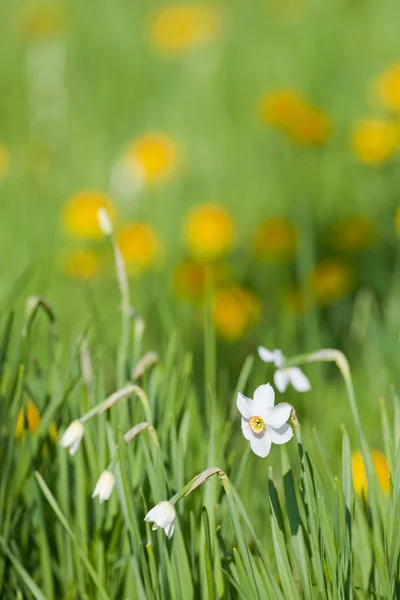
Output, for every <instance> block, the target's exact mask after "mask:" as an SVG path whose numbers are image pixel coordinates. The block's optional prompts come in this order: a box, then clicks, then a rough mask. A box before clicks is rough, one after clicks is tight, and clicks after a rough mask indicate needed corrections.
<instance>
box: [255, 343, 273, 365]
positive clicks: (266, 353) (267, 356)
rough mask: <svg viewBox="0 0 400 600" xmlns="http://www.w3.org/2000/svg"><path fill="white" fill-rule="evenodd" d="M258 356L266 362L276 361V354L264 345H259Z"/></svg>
mask: <svg viewBox="0 0 400 600" xmlns="http://www.w3.org/2000/svg"><path fill="white" fill-rule="evenodd" d="M257 350H258V356H259V357H260V358H261V360H263V361H264V362H266V363H269V362H275V354H274V352H271V350H267V349H266V348H264V346H258V348H257Z"/></svg>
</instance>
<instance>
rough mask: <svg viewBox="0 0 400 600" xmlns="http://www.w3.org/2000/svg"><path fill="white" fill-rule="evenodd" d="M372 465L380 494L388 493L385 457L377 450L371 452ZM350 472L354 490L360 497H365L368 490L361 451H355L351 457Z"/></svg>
mask: <svg viewBox="0 0 400 600" xmlns="http://www.w3.org/2000/svg"><path fill="white" fill-rule="evenodd" d="M372 463H373V465H374V468H375V472H376V476H377V478H378V482H379V485H380V488H381V490H382V492H383V493H384V494H386V495H388V494H389V492H390V470H389V465H388V463H387V460H386V458H385V455H384V454H382V452H379V450H375V449H373V450H372ZM351 471H352V476H353V486H354V490H355V492H356V493H357V494H359V495H360V496H362V495H366V493H367V489H368V483H367V475H366V472H365V465H364V459H363V456H362V452H361V450H356V451H355V452H353V453H352V455H351Z"/></svg>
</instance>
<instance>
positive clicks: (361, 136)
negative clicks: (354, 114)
mask: <svg viewBox="0 0 400 600" xmlns="http://www.w3.org/2000/svg"><path fill="white" fill-rule="evenodd" d="M398 142H399V133H398V131H397V127H396V124H395V123H391V122H389V121H384V120H382V119H375V118H370V119H367V118H366V119H361V120H360V121H359V122H358V123H356V125H355V126H354V129H353V135H352V144H353V151H354V154H355V155H356V157H357V158H358V160H360V161H361V162H364V163H366V164H368V165H370V166H378V165H381V164H382V163H384V162H386V161H387V160H388V159H389V158H390V157H391V156H392V155H393V154H394V153H395V152H396V150H397V147H398Z"/></svg>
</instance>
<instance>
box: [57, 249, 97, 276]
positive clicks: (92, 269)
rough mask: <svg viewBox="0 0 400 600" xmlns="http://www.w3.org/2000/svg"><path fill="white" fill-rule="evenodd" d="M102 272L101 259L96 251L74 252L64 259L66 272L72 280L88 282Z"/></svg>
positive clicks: (80, 250)
mask: <svg viewBox="0 0 400 600" xmlns="http://www.w3.org/2000/svg"><path fill="white" fill-rule="evenodd" d="M99 271H100V258H99V255H98V254H97V253H96V252H95V251H94V250H89V249H85V248H81V249H79V250H73V251H72V252H70V253H69V254H68V255H67V257H66V258H65V259H64V272H65V274H66V275H67V276H68V277H71V278H72V279H80V280H82V281H88V280H89V279H93V277H96V275H98V274H99Z"/></svg>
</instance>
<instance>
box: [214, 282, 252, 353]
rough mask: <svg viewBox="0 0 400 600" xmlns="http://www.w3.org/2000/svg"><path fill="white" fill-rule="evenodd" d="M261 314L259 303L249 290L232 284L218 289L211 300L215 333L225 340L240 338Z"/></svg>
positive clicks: (231, 340)
mask: <svg viewBox="0 0 400 600" xmlns="http://www.w3.org/2000/svg"><path fill="white" fill-rule="evenodd" d="M260 316H261V303H260V301H259V299H258V298H257V297H256V296H254V294H252V293H251V292H249V291H247V290H245V289H243V288H241V287H239V286H233V287H229V288H226V289H221V290H218V291H217V292H216V293H215V295H214V300H213V320H214V324H215V328H216V331H217V334H218V335H219V336H220V337H221V338H223V339H225V340H226V341H230V342H233V341H235V340H238V339H240V338H241V337H242V336H243V335H244V334H245V333H246V331H247V330H248V329H249V328H250V327H252V326H253V325H255V324H256V323H257V321H258V320H259V319H260Z"/></svg>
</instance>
